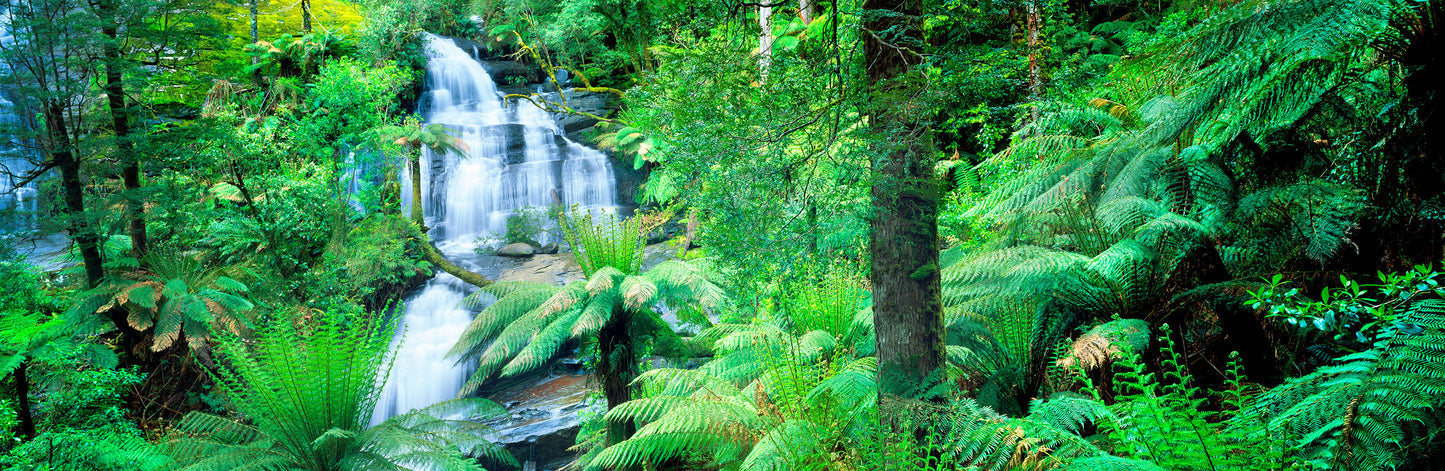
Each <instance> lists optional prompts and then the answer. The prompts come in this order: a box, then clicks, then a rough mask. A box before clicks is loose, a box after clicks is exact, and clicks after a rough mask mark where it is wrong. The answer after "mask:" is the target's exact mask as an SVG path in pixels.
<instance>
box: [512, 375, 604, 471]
mask: <svg viewBox="0 0 1445 471" xmlns="http://www.w3.org/2000/svg"><path fill="white" fill-rule="evenodd" d="M559 369H561V370H566V369H567V368H559ZM595 391H596V388H595V387H592V386H590V385H588V381H587V376H586V375H584V374H580V373H562V374H556V375H547V376H544V377H541V378H539V379H537V380H534V381H527V382H521V383H514V384H512V385H511V386H509V387H506V388H505V389H502V390H500V391H496V392H493V393H492V394H490V395H489V396H488V397H489V398H490V399H492V400H493V401H496V402H497V403H499V404H506V405H507V412H508V417H506V418H503V419H498V420H494V421H491V422H487V423H486V424H487V425H489V426H491V427H492V428H493V429H495V430H496V435H494V436H493V437H492V441H493V442H496V443H497V444H499V445H501V446H502V447H503V448H506V449H507V451H509V452H511V453H512V456H513V457H516V458H517V462H518V463H527V462H532V463H534V466H536V469H559V468H561V467H563V466H566V465H567V464H568V463H571V462H572V460H573V459H575V458H576V457H577V454H576V453H573V452H570V451H567V449H568V448H571V447H572V445H575V444H576V442H577V433H578V432H579V431H580V430H581V424H582V422H581V416H580V415H578V411H580V410H582V409H584V408H586V407H588V402H587V397H588V396H589V395H590V394H591V393H593V392H595Z"/></svg>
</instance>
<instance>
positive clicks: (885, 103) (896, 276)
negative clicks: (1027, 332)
mask: <svg viewBox="0 0 1445 471" xmlns="http://www.w3.org/2000/svg"><path fill="white" fill-rule="evenodd" d="M863 8H864V10H874V11H877V10H887V11H891V12H892V13H893V14H873V15H869V16H868V17H865V21H864V23H863V31H862V36H863V38H864V51H863V52H864V63H865V64H867V69H866V72H867V75H868V81H869V83H870V84H871V85H872V88H873V91H874V94H873V96H872V97H870V98H869V101H870V103H871V105H870V108H871V109H867V110H866V111H867V113H868V119H869V124H870V126H871V128H872V129H873V131H874V132H875V133H877V134H878V135H879V136H886V137H887V138H886V139H881V140H880V142H876V143H875V144H874V145H873V152H874V153H875V155H876V156H875V157H874V159H873V162H872V169H873V173H874V178H875V180H874V183H873V187H872V190H871V191H872V197H873V210H874V212H875V214H874V216H873V221H872V228H873V234H872V240H871V247H870V250H871V253H872V259H873V267H872V268H873V276H872V284H873V319H874V321H873V322H874V329H875V333H876V334H877V345H878V392H879V399H880V401H887V400H890V398H901V399H926V400H929V401H942V400H946V399H947V398H946V397H938V395H936V394H930V393H935V392H936V389H935V387H936V386H938V385H940V384H942V380H943V366H944V325H943V303H942V299H941V287H940V282H939V272H938V250H939V246H938V206H939V194H940V188H939V185H938V182H937V180H936V179H935V178H934V177H933V162H932V161H931V159H930V158H929V155H930V154H929V152H928V148H929V143H928V142H927V137H926V136H927V132H926V130H924V129H923V126H922V125H920V124H919V123H918V122H917V119H916V118H915V117H914V116H913V115H912V113H915V112H916V110H915V108H917V107H921V106H923V105H922V104H921V103H918V100H917V97H916V94H917V93H918V92H919V90H910V89H907V88H905V87H899V86H897V84H896V83H895V79H897V78H899V77H900V76H902V75H904V74H905V73H907V72H908V71H909V69H911V68H912V67H914V66H916V65H918V64H919V63H921V62H922V56H920V55H919V54H918V52H917V51H914V50H912V49H911V48H912V47H913V46H914V45H915V44H921V43H918V42H916V41H917V38H918V32H917V25H916V24H915V23H914V21H916V18H917V17H918V15H920V14H921V13H922V5H921V2H919V1H918V0H867V1H866V2H865V3H864V5H863Z"/></svg>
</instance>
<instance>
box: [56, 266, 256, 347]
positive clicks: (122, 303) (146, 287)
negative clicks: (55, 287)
mask: <svg viewBox="0 0 1445 471" xmlns="http://www.w3.org/2000/svg"><path fill="white" fill-rule="evenodd" d="M146 260H147V263H146V266H147V268H146V269H138V270H135V271H132V272H129V273H124V274H122V275H121V276H117V277H113V278H111V279H109V280H107V281H106V282H105V283H104V284H102V285H101V286H98V287H96V288H94V289H91V290H89V291H87V292H85V293H83V294H82V299H80V300H79V301H78V302H76V303H75V304H74V305H73V306H72V307H71V308H70V310H69V312H68V315H69V317H70V319H71V320H72V322H87V321H86V318H91V317H93V316H94V314H96V313H102V312H105V311H108V310H110V309H124V310H125V311H127V314H126V316H125V319H126V322H127V323H128V324H129V325H130V327H131V328H134V329H136V330H138V331H142V332H146V331H149V332H150V333H151V342H150V349H151V350H152V351H157V352H158V351H162V350H165V349H168V348H170V347H171V346H172V345H175V344H176V343H177V342H178V341H180V340H181V339H184V340H185V343H186V345H187V346H188V347H189V348H190V349H191V350H198V351H204V350H205V349H206V348H207V347H208V343H209V342H210V341H211V339H212V336H213V335H214V334H215V333H216V332H223V333H229V334H231V335H241V334H246V333H248V332H249V331H250V329H251V328H252V318H251V313H250V311H251V310H252V309H254V308H255V304H254V303H252V302H251V301H250V300H248V299H246V296H247V295H248V294H249V291H250V289H249V288H248V287H247V286H246V285H245V284H242V283H241V282H239V281H236V280H235V279H232V278H230V277H227V276H225V275H223V274H221V272H220V271H218V270H215V269H207V268H206V267H205V266H204V264H203V263H202V262H201V261H199V260H197V259H195V258H194V257H192V256H189V255H185V254H178V253H172V252H167V251H164V250H153V251H152V252H150V253H149V254H147V255H146Z"/></svg>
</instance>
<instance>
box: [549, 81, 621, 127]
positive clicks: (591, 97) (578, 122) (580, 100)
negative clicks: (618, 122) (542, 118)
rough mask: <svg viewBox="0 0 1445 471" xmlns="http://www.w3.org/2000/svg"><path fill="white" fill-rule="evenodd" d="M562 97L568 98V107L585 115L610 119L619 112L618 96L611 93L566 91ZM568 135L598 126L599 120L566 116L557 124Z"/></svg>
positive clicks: (579, 116)
mask: <svg viewBox="0 0 1445 471" xmlns="http://www.w3.org/2000/svg"><path fill="white" fill-rule="evenodd" d="M562 95H563V96H565V97H566V98H567V106H570V107H572V109H574V110H577V111H581V112H584V113H591V114H594V115H597V116H601V117H604V118H605V117H608V116H610V115H611V114H612V112H614V111H616V110H617V96H616V95H613V94H611V93H593V92H579V91H575V90H571V89H568V90H565V91H563V92H562ZM557 124H558V125H559V126H561V127H562V132H563V133H566V134H569V135H570V134H576V133H579V132H581V131H583V130H586V129H588V128H591V127H593V126H596V125H597V120H596V119H592V118H589V117H586V116H581V115H566V116H563V117H562V119H561V121H560V122H558V123H557Z"/></svg>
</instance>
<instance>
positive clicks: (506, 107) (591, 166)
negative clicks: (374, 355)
mask: <svg viewBox="0 0 1445 471" xmlns="http://www.w3.org/2000/svg"><path fill="white" fill-rule="evenodd" d="M428 44H429V49H430V60H429V61H428V63H427V91H426V93H425V95H424V96H423V97H422V100H421V106H420V108H421V109H420V110H419V111H420V113H421V114H422V116H423V117H424V118H425V119H426V121H427V123H428V124H432V123H437V124H442V125H445V126H446V127H447V128H449V129H451V130H452V131H453V133H454V134H455V135H457V136H458V137H460V138H461V139H462V140H463V141H465V142H466V144H467V148H468V150H467V151H466V152H464V154H463V155H455V154H446V155H442V154H437V153H434V152H432V151H430V150H427V151H424V153H423V156H422V159H423V160H422V162H423V165H422V182H420V183H421V184H422V185H423V192H422V195H423V196H422V203H423V207H424V208H425V209H426V214H427V225H428V226H430V227H432V230H431V236H432V238H433V240H435V241H437V246H438V248H439V249H441V251H442V253H443V254H445V255H446V256H447V258H449V259H451V260H452V261H454V262H456V263H458V264H459V265H462V266H464V267H468V268H477V266H476V264H475V263H474V262H475V260H476V255H475V254H474V253H473V249H474V248H475V247H476V245H477V244H478V238H479V237H480V238H498V237H501V236H503V235H504V233H505V232H506V221H507V217H508V216H509V215H511V214H513V213H514V212H516V211H517V210H520V209H522V208H527V207H547V206H551V205H562V206H572V205H577V206H579V207H581V208H583V209H586V210H601V211H612V210H614V207H615V205H616V203H615V197H614V193H615V191H616V190H615V187H616V181H615V180H614V178H613V175H612V168H611V167H610V166H609V165H608V163H607V157H606V155H604V154H602V153H601V152H598V151H597V150H594V149H590V148H587V147H584V146H582V145H579V144H576V143H574V142H572V141H569V140H567V139H566V138H565V137H563V136H561V135H560V130H559V129H558V126H557V121H556V119H555V117H554V116H552V115H551V114H550V113H547V112H546V111H543V110H541V109H539V108H537V107H536V106H534V105H532V104H531V103H530V102H527V101H520V102H518V101H512V102H511V103H507V102H506V101H504V100H502V97H501V94H500V93H498V91H497V86H496V84H495V83H493V82H492V79H491V77H490V76H488V75H487V73H486V71H484V70H483V69H482V65H481V63H479V62H477V61H476V60H474V59H473V58H472V57H471V55H469V54H468V53H467V52H465V51H463V50H462V49H461V48H459V47H457V46H456V44H455V42H453V41H452V40H450V39H445V38H440V37H437V36H431V35H428ZM407 173H408V172H403V181H404V183H405V185H411V184H414V183H416V182H410V181H406V180H408V179H407V178H406V177H405V175H406V174H407ZM401 194H402V195H403V202H402V204H403V207H407V205H410V203H411V201H410V195H411V190H410V188H409V187H407V188H403V189H402V192H401ZM539 242H546V241H539ZM471 289H472V288H470V287H469V286H468V285H466V284H465V283H463V282H461V281H460V280H458V279H457V278H456V277H453V276H451V275H448V274H445V273H442V274H438V275H437V277H436V279H433V280H432V281H430V282H428V283H427V285H426V287H425V288H423V289H422V290H421V292H420V293H418V294H416V295H414V296H413V297H411V298H410V299H408V300H407V302H406V308H405V309H406V311H405V314H404V315H403V316H402V324H404V330H402V331H398V333H397V337H396V341H398V342H400V341H401V340H403V336H404V340H405V341H404V342H402V347H401V350H400V351H398V352H397V356H396V362H395V364H394V366H393V367H392V370H391V379H390V381H388V382H387V385H386V388H385V389H384V390H383V392H382V396H381V399H380V402H379V403H378V404H377V409H376V415H375V416H374V417H373V422H380V421H381V420H385V419H386V418H387V417H390V416H393V415H396V414H400V413H404V412H407V411H409V410H412V409H415V408H421V407H426V406H429V405H432V404H435V403H438V402H441V401H444V400H447V399H451V398H453V397H455V396H456V394H457V392H458V390H460V388H461V385H462V384H463V383H464V382H465V381H466V377H467V375H469V374H471V371H470V369H469V368H467V367H465V366H457V365H455V363H454V361H453V360H452V359H450V358H446V357H445V355H446V352H447V351H448V350H450V349H451V347H452V345H453V344H454V343H456V341H457V339H458V337H459V336H460V335H461V332H462V331H463V330H464V329H465V328H466V325H467V323H469V322H470V321H471V318H472V313H471V312H470V311H467V310H465V309H462V308H460V307H459V306H458V304H459V303H460V302H461V300H462V298H463V297H464V296H465V294H466V293H468V292H469V291H470V290H471Z"/></svg>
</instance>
